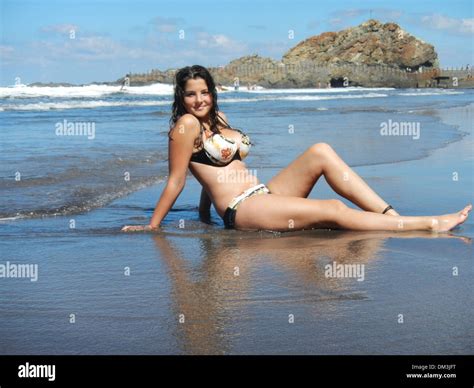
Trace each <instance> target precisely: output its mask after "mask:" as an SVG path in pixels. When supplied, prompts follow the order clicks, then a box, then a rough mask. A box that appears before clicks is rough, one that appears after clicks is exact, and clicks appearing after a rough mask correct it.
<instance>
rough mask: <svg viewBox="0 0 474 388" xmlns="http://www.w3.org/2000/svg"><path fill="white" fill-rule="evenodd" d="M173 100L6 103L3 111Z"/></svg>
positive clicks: (43, 109) (123, 104)
mask: <svg viewBox="0 0 474 388" xmlns="http://www.w3.org/2000/svg"><path fill="white" fill-rule="evenodd" d="M171 104H172V101H171V100H170V101H133V100H131V101H104V100H97V101H63V102H37V103H31V104H4V105H3V106H2V107H1V108H0V109H1V110H3V111H48V110H62V109H94V108H101V107H117V106H164V105H171Z"/></svg>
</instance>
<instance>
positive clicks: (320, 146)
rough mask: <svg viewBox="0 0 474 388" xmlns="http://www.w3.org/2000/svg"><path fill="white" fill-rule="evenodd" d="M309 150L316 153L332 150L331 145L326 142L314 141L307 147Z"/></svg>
mask: <svg viewBox="0 0 474 388" xmlns="http://www.w3.org/2000/svg"><path fill="white" fill-rule="evenodd" d="M309 150H310V151H311V152H312V153H314V154H317V155H324V154H327V153H330V152H334V150H333V149H332V147H331V146H330V145H329V144H327V143H315V144H313V145H312V146H311V147H309Z"/></svg>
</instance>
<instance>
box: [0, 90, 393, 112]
mask: <svg viewBox="0 0 474 388" xmlns="http://www.w3.org/2000/svg"><path fill="white" fill-rule="evenodd" d="M381 97H387V94H383V93H365V94H352V95H351V94H346V95H340V94H339V95H332V96H318V95H302V96H294V95H293V96H262V97H254V98H225V99H221V100H219V104H222V103H224V104H225V103H241V102H253V103H255V102H259V101H276V100H278V101H322V100H339V99H353V98H381ZM171 104H172V101H171V100H162V101H158V100H153V101H133V100H128V101H105V100H95V101H77V100H70V101H61V102H37V103H30V104H4V105H2V108H1V109H2V110H8V111H47V110H62V109H94V108H100V107H117V106H168V105H171Z"/></svg>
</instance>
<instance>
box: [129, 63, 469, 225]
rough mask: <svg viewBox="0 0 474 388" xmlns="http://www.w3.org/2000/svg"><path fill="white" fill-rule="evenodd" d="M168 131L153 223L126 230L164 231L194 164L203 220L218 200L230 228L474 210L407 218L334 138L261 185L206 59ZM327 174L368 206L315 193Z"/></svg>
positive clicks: (180, 80)
mask: <svg viewBox="0 0 474 388" xmlns="http://www.w3.org/2000/svg"><path fill="white" fill-rule="evenodd" d="M315 125H316V124H315ZM168 137H169V142H168V147H169V150H168V151H169V161H168V163H169V176H168V179H167V182H166V186H165V188H164V189H163V192H162V193H161V196H160V199H159V200H158V202H157V204H156V207H155V210H154V212H153V216H152V217H151V220H150V222H149V223H148V224H147V225H133V226H124V227H123V228H122V230H123V231H143V230H145V231H151V230H158V229H159V227H160V224H161V222H162V221H163V219H164V218H165V217H166V215H167V214H168V212H169V211H170V209H171V208H172V206H173V204H174V203H175V202H176V200H177V198H178V196H179V195H180V193H181V192H182V190H183V188H184V186H185V184H186V177H187V172H188V169H189V170H190V171H191V173H192V174H193V175H194V177H195V178H196V179H197V180H198V181H199V183H200V184H201V185H202V191H201V197H200V203H199V214H200V216H201V219H203V220H207V221H209V219H210V206H211V204H213V205H214V208H215V209H216V211H217V213H218V214H219V216H220V217H222V219H223V221H224V225H225V227H226V228H228V229H241V230H273V231H295V230H301V229H310V228H318V229H319V228H325V229H327V228H331V229H333V228H334V229H346V230H357V231H369V230H385V231H412V230H426V231H432V232H446V231H448V230H450V229H452V228H454V227H456V226H457V225H459V224H461V223H463V222H464V221H465V220H466V219H467V217H468V214H469V212H470V210H471V208H472V206H471V205H469V206H466V207H465V208H464V209H462V210H460V211H458V212H457V213H452V214H447V215H440V216H416V217H409V216H401V215H399V214H398V213H397V212H396V211H395V210H394V209H393V208H392V206H390V205H389V204H388V203H387V202H385V201H384V200H383V199H382V198H381V197H380V196H379V195H378V194H377V193H376V192H375V191H374V190H373V189H372V188H370V187H369V186H368V184H367V183H366V182H365V181H364V180H363V179H362V178H361V177H360V176H359V175H357V173H356V172H355V171H353V170H352V169H351V168H350V167H349V166H348V165H347V164H346V163H345V162H344V161H343V160H342V159H341V158H340V157H339V155H338V154H337V153H336V152H335V151H334V150H333V149H332V148H331V146H330V145H328V144H326V143H315V144H313V145H311V146H310V147H308V148H307V149H306V150H305V151H304V152H303V153H301V154H300V155H299V156H298V157H297V158H296V159H295V160H294V161H292V162H291V163H290V164H289V165H288V166H287V167H285V168H283V169H282V170H281V171H280V172H279V173H278V174H277V175H275V176H274V177H273V178H272V179H270V181H269V182H268V183H267V184H263V183H261V182H260V181H259V180H258V179H257V177H256V176H255V175H253V173H252V171H251V170H248V169H247V167H246V165H245V163H244V162H243V159H244V158H245V157H246V156H247V155H248V154H249V152H250V147H251V144H252V143H251V141H250V138H249V136H248V135H247V134H245V133H244V132H242V131H241V130H239V129H235V128H232V127H231V126H230V124H228V118H227V117H226V115H225V114H224V112H222V111H221V110H220V109H219V107H218V104H217V92H216V85H215V83H214V80H213V78H212V76H211V74H210V73H209V71H208V70H207V69H206V68H204V67H202V66H199V65H194V66H188V67H184V68H182V69H180V70H179V71H178V72H177V73H176V78H175V89H174V102H173V107H172V115H171V118H170V131H169V134H168ZM264 139H266V141H268V142H269V143H271V141H272V138H271V136H268V135H267V136H266V138H265V137H264ZM279 152H280V151H278V152H277V150H275V151H274V154H273V157H274V158H275V160H278V159H279V158H282V157H284V156H282V155H280V154H279ZM322 176H324V178H325V180H326V182H327V183H328V184H329V186H330V187H331V188H332V189H333V190H334V191H335V192H336V193H338V194H339V195H341V196H343V197H344V198H346V199H348V200H349V201H351V202H352V203H353V204H355V205H357V206H358V207H359V208H361V209H362V210H356V209H354V208H351V207H348V206H347V205H345V204H344V203H343V202H342V201H340V200H338V199H329V200H319V199H309V198H308V195H309V193H310V192H311V190H312V189H313V187H314V185H315V184H316V182H317V181H318V180H319V178H321V177H322ZM406 200H410V198H407V199H406Z"/></svg>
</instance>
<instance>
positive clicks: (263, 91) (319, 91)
mask: <svg viewBox="0 0 474 388" xmlns="http://www.w3.org/2000/svg"><path fill="white" fill-rule="evenodd" d="M390 90H395V88H363V87H355V86H351V87H347V88H325V89H318V88H305V89H296V88H295V89H264V88H262V89H259V90H247V89H246V88H241V89H239V93H241V92H244V93H251V94H308V93H312V94H314V93H317V94H327V93H352V92H378V91H390Z"/></svg>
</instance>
